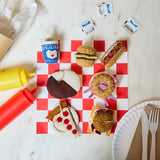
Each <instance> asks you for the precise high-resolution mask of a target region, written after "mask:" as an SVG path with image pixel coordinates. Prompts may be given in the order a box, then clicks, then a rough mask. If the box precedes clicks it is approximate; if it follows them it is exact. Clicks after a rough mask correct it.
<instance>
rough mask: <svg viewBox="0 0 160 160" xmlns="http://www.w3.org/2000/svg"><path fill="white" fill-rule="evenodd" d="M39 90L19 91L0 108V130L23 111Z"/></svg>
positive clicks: (31, 102)
mask: <svg viewBox="0 0 160 160" xmlns="http://www.w3.org/2000/svg"><path fill="white" fill-rule="evenodd" d="M38 89H39V88H38V87H37V88H35V89H33V90H32V91H29V90H28V89H27V88H25V89H23V90H20V91H19V92H18V93H16V94H15V95H14V96H13V97H12V98H10V99H9V100H8V101H7V102H6V103H4V104H3V105H2V106H1V107H0V130H2V129H3V128H4V127H5V126H7V125H8V124H9V123H10V122H11V121H13V120H14V119H15V118H16V117H18V116H19V115H20V114H21V113H22V112H23V111H25V110H26V109H27V108H28V107H29V106H30V105H31V104H33V101H34V100H35V99H36V98H35V97H34V96H33V94H34V93H35V92H36V91H37V90H38Z"/></svg>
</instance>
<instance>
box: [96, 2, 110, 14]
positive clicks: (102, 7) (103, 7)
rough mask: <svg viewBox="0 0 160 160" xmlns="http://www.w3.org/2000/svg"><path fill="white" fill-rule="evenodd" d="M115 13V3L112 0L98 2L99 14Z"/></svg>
mask: <svg viewBox="0 0 160 160" xmlns="http://www.w3.org/2000/svg"><path fill="white" fill-rule="evenodd" d="M112 15H113V5H112V2H111V1H106V2H102V3H98V4H97V16H98V17H109V16H112Z"/></svg>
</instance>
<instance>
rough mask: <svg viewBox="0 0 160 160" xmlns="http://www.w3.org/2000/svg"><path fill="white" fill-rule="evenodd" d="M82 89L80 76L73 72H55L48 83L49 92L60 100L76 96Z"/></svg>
mask: <svg viewBox="0 0 160 160" xmlns="http://www.w3.org/2000/svg"><path fill="white" fill-rule="evenodd" d="M80 87H81V85H80V79H79V76H78V75H77V74H76V73H75V72H73V71H57V72H54V73H53V74H52V75H51V76H50V77H49V78H48V81H47V89H48V92H49V93H50V95H51V96H53V97H55V98H59V99H64V98H69V97H73V96H75V95H76V94H77V92H78V91H79V90H80Z"/></svg>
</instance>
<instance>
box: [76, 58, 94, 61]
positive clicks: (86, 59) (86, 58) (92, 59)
mask: <svg viewBox="0 0 160 160" xmlns="http://www.w3.org/2000/svg"><path fill="white" fill-rule="evenodd" d="M76 59H85V60H88V61H95V59H88V58H85V57H76Z"/></svg>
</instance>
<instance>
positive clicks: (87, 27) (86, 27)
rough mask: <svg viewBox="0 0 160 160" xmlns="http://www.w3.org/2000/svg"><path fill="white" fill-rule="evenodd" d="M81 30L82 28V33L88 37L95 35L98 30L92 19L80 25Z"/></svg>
mask: <svg viewBox="0 0 160 160" xmlns="http://www.w3.org/2000/svg"><path fill="white" fill-rule="evenodd" d="M80 28H81V30H82V32H84V33H85V34H86V35H90V34H93V33H94V32H95V30H96V26H95V24H94V22H93V21H92V20H91V19H88V20H85V21H83V22H82V23H81V24H80Z"/></svg>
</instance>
